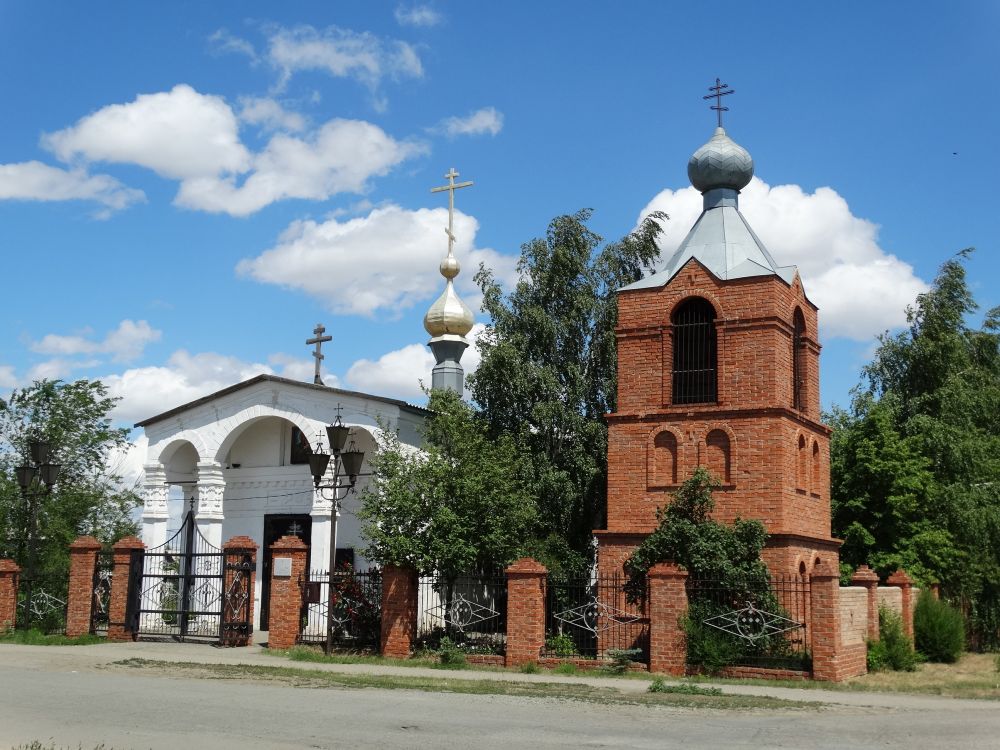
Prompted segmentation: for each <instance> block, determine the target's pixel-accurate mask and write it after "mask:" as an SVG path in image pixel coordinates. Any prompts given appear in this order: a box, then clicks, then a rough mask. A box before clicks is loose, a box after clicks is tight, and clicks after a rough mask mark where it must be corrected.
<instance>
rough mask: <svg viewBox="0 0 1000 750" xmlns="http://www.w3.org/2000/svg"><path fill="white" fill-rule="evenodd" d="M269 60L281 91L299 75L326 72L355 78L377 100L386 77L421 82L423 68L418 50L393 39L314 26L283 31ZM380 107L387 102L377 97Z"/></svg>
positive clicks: (275, 35) (275, 38)
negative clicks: (310, 72) (279, 76)
mask: <svg viewBox="0 0 1000 750" xmlns="http://www.w3.org/2000/svg"><path fill="white" fill-rule="evenodd" d="M268 41H269V45H270V46H269V49H268V59H269V60H270V62H271V64H272V65H274V67H276V68H277V69H278V70H279V72H280V74H281V79H280V81H279V88H281V87H283V86H284V85H285V84H286V83H287V82H288V80H289V79H290V78H291V77H292V75H293V74H294V73H297V72H299V71H306V70H312V71H322V72H324V73H327V74H329V75H331V76H334V77H335V78H352V79H354V80H356V81H359V82H360V83H362V84H363V85H365V86H366V87H367V88H368V89H369V91H371V92H372V95H373V96H375V94H376V91H377V90H378V87H379V85H380V84H381V82H382V80H383V79H384V78H386V77H388V78H391V79H393V80H399V79H402V78H421V77H422V76H423V74H424V69H423V65H422V63H421V62H420V57H419V55H417V52H416V50H415V49H414V48H413V47H412V46H410V45H409V44H407V43H406V42H401V41H398V40H393V39H380V38H379V37H377V36H375V35H374V34H371V33H368V32H360V33H359V32H356V31H351V30H350V29H341V28H338V27H336V26H330V27H329V28H327V29H324V30H322V31H320V30H318V29H316V28H314V27H312V26H297V27H295V28H293V29H285V28H280V29H278V30H276V31H275V32H274V33H273V34H272V35H271V37H270V39H269V40H268ZM375 101H376V106H379V107H382V106H384V101H383V100H382V99H380V98H379V97H376V100H375Z"/></svg>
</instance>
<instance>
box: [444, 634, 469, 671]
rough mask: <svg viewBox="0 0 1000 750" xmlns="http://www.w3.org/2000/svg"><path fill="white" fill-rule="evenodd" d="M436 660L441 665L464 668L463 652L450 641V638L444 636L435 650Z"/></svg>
mask: <svg viewBox="0 0 1000 750" xmlns="http://www.w3.org/2000/svg"><path fill="white" fill-rule="evenodd" d="M437 654H438V658H439V659H440V660H441V664H443V665H445V666H449V667H462V666H465V663H466V662H465V652H464V651H462V649H461V647H460V646H459V645H458V644H457V643H455V642H454V641H452V640H451V638H449V637H447V636H445V637H444V638H442V639H441V643H440V644H439V645H438V649H437Z"/></svg>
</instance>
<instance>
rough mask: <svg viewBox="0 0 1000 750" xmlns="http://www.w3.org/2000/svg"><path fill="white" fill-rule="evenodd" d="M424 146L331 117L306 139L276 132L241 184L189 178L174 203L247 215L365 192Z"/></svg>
mask: <svg viewBox="0 0 1000 750" xmlns="http://www.w3.org/2000/svg"><path fill="white" fill-rule="evenodd" d="M425 148H426V147H425V146H423V145H422V144H419V143H415V142H408V141H397V140H395V139H393V138H392V137H391V136H389V135H388V134H387V133H386V132H385V131H384V130H382V129H381V128H379V127H377V126H376V125H372V124H371V123H369V122H364V121H361V120H340V119H336V120H331V121H330V122H328V123H326V124H325V125H323V126H322V127H321V128H320V129H319V130H318V131H317V132H316V133H314V134H313V135H312V136H311V137H310V138H308V139H300V138H294V137H292V136H289V135H285V134H277V135H275V136H274V137H273V138H271V141H270V142H269V143H268V144H267V146H266V147H265V149H264V150H263V151H262V152H261V153H259V154H257V155H256V156H254V158H253V173H252V174H250V175H249V176H248V177H247V178H246V179H245V180H244V181H243V183H242V184H237V182H236V180H235V178H233V177H232V176H222V177H220V176H205V177H201V178H197V179H190V180H185V181H184V182H182V183H181V187H180V191H179V192H178V194H177V199H176V203H177V204H178V205H181V206H186V207H188V208H196V209H200V210H202V211H209V212H214V213H228V214H231V215H233V216H246V215H248V214H251V213H254V212H255V211H258V210H260V209H261V208H263V207H264V206H267V205H269V204H270V203H273V202H274V201H278V200H283V199H287V198H302V199H311V200H325V199H327V198H329V197H330V196H331V195H334V194H336V193H345V192H351V193H361V192H364V191H365V190H366V189H367V184H368V180H369V179H370V178H372V177H375V176H381V175H384V174H386V173H388V172H389V170H390V169H392V168H393V167H394V166H396V165H397V164H399V163H400V162H402V161H404V160H406V159H409V158H411V157H413V156H416V155H418V154H422V153H424V152H425Z"/></svg>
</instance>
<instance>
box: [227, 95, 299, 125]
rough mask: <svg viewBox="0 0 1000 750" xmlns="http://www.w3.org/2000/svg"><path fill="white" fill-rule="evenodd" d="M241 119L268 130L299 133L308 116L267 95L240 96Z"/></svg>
mask: <svg viewBox="0 0 1000 750" xmlns="http://www.w3.org/2000/svg"><path fill="white" fill-rule="evenodd" d="M240 119H241V120H242V121H243V122H248V123H250V124H251V125H259V126H260V127H262V128H264V129H266V130H287V131H290V132H293V133H298V132H299V131H301V130H304V129H305V127H306V118H305V117H303V116H302V115H300V114H299V113H298V112H291V111H289V110H287V109H285V108H284V107H283V106H281V104H280V103H279V102H277V101H275V100H274V99H269V98H267V97H255V96H244V97H240Z"/></svg>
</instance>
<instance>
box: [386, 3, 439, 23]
mask: <svg viewBox="0 0 1000 750" xmlns="http://www.w3.org/2000/svg"><path fill="white" fill-rule="evenodd" d="M443 20H444V16H442V15H441V14H440V13H438V12H437V11H436V10H434V9H433V8H432V7H430V6H429V5H412V6H410V7H408V8H407V7H405V6H403V5H398V6H396V23H398V24H399V25H400V26H423V27H427V26H437V25H438V24H439V23H441V22H442V21H443Z"/></svg>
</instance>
